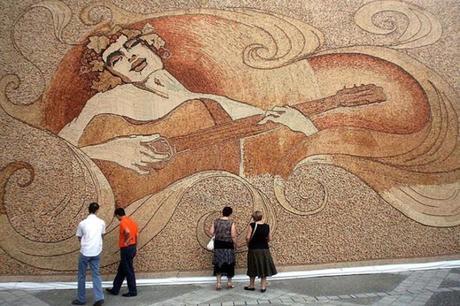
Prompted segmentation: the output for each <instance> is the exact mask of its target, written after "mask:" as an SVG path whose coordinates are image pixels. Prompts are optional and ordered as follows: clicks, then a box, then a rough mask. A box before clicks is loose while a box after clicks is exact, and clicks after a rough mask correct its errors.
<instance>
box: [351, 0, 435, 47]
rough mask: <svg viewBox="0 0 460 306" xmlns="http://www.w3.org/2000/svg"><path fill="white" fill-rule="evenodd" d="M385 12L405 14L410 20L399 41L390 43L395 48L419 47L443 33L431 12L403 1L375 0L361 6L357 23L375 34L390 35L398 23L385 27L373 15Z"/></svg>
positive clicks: (357, 15) (356, 14) (429, 42)
mask: <svg viewBox="0 0 460 306" xmlns="http://www.w3.org/2000/svg"><path fill="white" fill-rule="evenodd" d="M383 12H395V13H401V14H403V15H404V16H405V17H406V18H407V21H408V25H407V28H406V29H405V31H404V33H403V34H401V36H400V37H399V38H398V41H397V42H396V43H394V44H391V45H389V47H391V48H395V49H408V48H419V47H423V46H427V45H430V44H433V43H435V42H436V41H437V40H438V39H439V38H440V37H441V34H442V26H441V23H440V22H439V20H438V19H437V18H436V17H435V16H434V15H433V14H431V13H430V12H428V11H425V10H423V9H421V8H420V7H418V6H415V5H412V4H409V3H405V2H401V1H387V0H383V1H374V2H370V3H367V4H365V5H363V6H362V7H360V8H359V10H358V11H357V12H356V13H355V16H354V20H355V23H356V24H357V25H358V26H359V27H360V28H362V29H363V30H365V31H368V32H370V33H373V34H379V35H388V34H390V33H393V32H395V31H396V29H397V27H396V25H394V24H392V27H391V29H383V28H380V27H378V26H377V25H375V23H374V21H373V17H374V16H375V15H377V14H380V13H383Z"/></svg>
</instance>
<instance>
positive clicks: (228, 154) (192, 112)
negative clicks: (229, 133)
mask: <svg viewBox="0 0 460 306" xmlns="http://www.w3.org/2000/svg"><path fill="white" fill-rule="evenodd" d="M222 112H223V110H222ZM219 115H220V117H219ZM226 120H227V119H226V118H225V116H224V114H223V113H221V114H216V112H215V111H214V113H211V112H210V108H209V107H207V106H206V104H205V103H203V102H202V101H198V100H191V101H187V102H185V103H184V104H182V105H181V106H180V107H178V108H177V109H175V110H174V111H173V112H171V113H170V114H169V115H168V116H166V117H165V118H163V119H161V120H156V121H152V122H148V123H134V122H132V121H128V120H127V119H125V118H123V117H120V116H115V115H109V114H105V115H99V116H97V117H96V118H95V119H94V120H93V121H92V122H91V123H90V124H89V125H88V126H87V128H86V129H85V133H84V134H83V136H82V138H81V140H80V143H79V146H80V147H82V146H87V145H91V144H97V143H101V142H105V141H107V140H109V139H112V138H114V137H120V136H128V135H148V134H155V133H158V134H160V135H161V136H164V137H166V138H172V137H176V136H181V135H187V134H190V133H193V132H196V131H199V130H202V129H205V128H210V127H213V126H216V125H218V124H223V123H224V122H225V121H226ZM228 120H230V119H229V118H228ZM95 163H96V164H97V165H98V166H99V168H100V169H101V170H102V172H103V173H104V175H105V176H106V178H107V180H108V181H109V183H110V185H111V186H112V189H113V192H114V195H115V201H116V204H117V205H118V206H119V207H125V206H128V205H129V204H131V203H132V202H134V201H135V200H138V199H140V198H142V197H144V196H146V195H149V194H154V193H156V192H158V191H161V190H163V189H164V188H166V187H167V186H168V185H170V184H172V183H174V182H176V181H178V180H180V179H182V178H184V177H187V176H190V175H192V174H195V173H197V172H200V171H206V170H223V171H228V172H231V173H234V174H238V173H239V167H240V146H239V140H236V141H227V142H222V143H218V144H214V145H210V146H207V147H201V148H196V149H193V150H186V151H183V152H178V153H176V154H174V156H173V157H172V158H171V159H170V160H169V161H168V162H167V163H166V164H165V166H164V167H163V168H162V169H155V170H151V171H150V173H149V174H148V175H140V174H138V173H137V172H135V171H133V170H130V169H127V168H124V167H122V166H120V165H118V164H116V163H113V162H109V161H103V160H95Z"/></svg>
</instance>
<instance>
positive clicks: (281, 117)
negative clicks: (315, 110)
mask: <svg viewBox="0 0 460 306" xmlns="http://www.w3.org/2000/svg"><path fill="white" fill-rule="evenodd" d="M268 121H271V122H276V123H281V124H283V125H285V126H287V127H288V128H289V129H291V130H292V131H296V132H301V133H304V134H305V135H307V136H310V135H313V134H315V133H316V132H318V129H317V128H316V127H315V125H314V124H313V122H312V121H311V120H310V119H309V118H307V117H305V116H304V115H303V114H302V113H301V112H300V111H298V110H297V109H295V108H292V107H289V106H275V107H274V108H272V109H271V110H269V111H266V112H265V117H264V118H263V119H262V120H260V121H259V122H258V124H265V123H267V122H268Z"/></svg>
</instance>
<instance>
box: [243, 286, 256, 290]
mask: <svg viewBox="0 0 460 306" xmlns="http://www.w3.org/2000/svg"><path fill="white" fill-rule="evenodd" d="M244 290H249V291H254V290H256V288H251V287H244Z"/></svg>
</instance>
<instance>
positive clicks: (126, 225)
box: [118, 216, 138, 248]
mask: <svg viewBox="0 0 460 306" xmlns="http://www.w3.org/2000/svg"><path fill="white" fill-rule="evenodd" d="M125 232H129V241H128V243H126V239H125ZM137 235H138V231H137V224H136V222H134V220H132V219H130V218H128V217H126V216H123V217H122V218H121V220H120V238H119V240H118V246H119V247H120V248H125V247H127V246H130V245H134V244H137Z"/></svg>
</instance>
